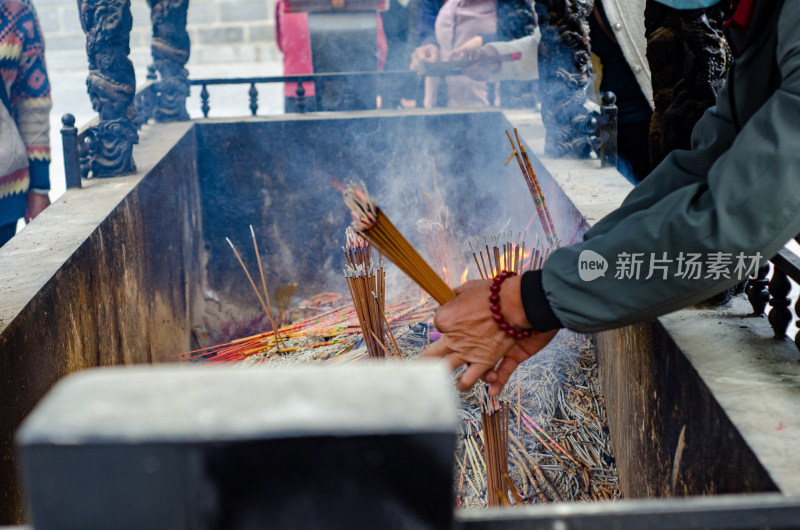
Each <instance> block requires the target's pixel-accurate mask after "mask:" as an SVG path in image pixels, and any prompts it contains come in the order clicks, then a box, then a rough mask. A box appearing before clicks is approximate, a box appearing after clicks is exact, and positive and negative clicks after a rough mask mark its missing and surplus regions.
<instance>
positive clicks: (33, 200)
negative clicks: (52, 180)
mask: <svg viewBox="0 0 800 530" xmlns="http://www.w3.org/2000/svg"><path fill="white" fill-rule="evenodd" d="M48 206H50V197H49V196H48V195H47V194H42V193H36V192H33V191H29V192H28V200H27V203H26V204H25V222H26V223H30V222H31V221H32V220H33V218H34V217H36V216H37V215H39V214H40V213H42V210H44V209H45V208H47V207H48Z"/></svg>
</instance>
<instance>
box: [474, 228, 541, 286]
mask: <svg viewBox="0 0 800 530" xmlns="http://www.w3.org/2000/svg"><path fill="white" fill-rule="evenodd" d="M524 237H525V236H524V234H519V237H517V238H514V234H513V232H512V231H510V230H509V231H508V232H504V233H502V234H491V235H490V236H489V238H487V237H486V236H485V235H484V236H483V240H484V248H485V249H486V256H484V255H483V250H482V249H481V244H480V242H479V241H478V238H477V237H476V238H475V246H473V245H472V241H468V243H469V248H470V250H471V251H472V258H473V260H474V261H475V265H476V266H477V267H478V274H480V276H481V278H483V279H485V280H490V279H492V278H494V277H495V276H497V275H498V274H499V273H500V272H502V271H504V270H507V271H511V272H516V273H517V274H520V273H522V272H523V271H524V270H525V268H526V266H527V267H529V268H530V269H534V266H535V265H536V264H537V263H538V261H537V259H536V256H538V252H539V249H536V250H534V251H533V252H531V251H528V253H526V251H525V242H524ZM489 239H491V240H492V247H489V242H488V241H489ZM478 258H480V261H478ZM528 258H530V259H528ZM526 259H527V261H526Z"/></svg>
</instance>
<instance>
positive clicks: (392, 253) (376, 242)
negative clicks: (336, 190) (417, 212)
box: [344, 182, 456, 304]
mask: <svg viewBox="0 0 800 530" xmlns="http://www.w3.org/2000/svg"><path fill="white" fill-rule="evenodd" d="M344 202H345V204H347V206H348V207H349V208H350V213H351V214H352V216H353V228H354V229H355V230H357V231H358V232H359V233H360V234H361V235H362V236H363V237H364V239H366V240H367V241H369V242H370V244H371V245H372V246H373V247H375V249H376V250H377V251H378V252H380V253H381V254H383V255H384V256H385V257H386V258H387V259H388V260H389V261H391V262H392V263H394V264H395V265H397V266H398V267H399V268H400V270H402V271H403V272H404V273H406V274H407V275H408V277H409V278H411V279H412V280H414V282H416V284H417V285H419V286H420V287H422V289H423V290H424V291H425V292H427V293H428V294H429V295H431V296H432V297H433V299H434V300H436V301H437V302H438V303H440V304H444V303H445V302H447V301H448V300H450V299H452V298H455V296H456V294H455V293H454V292H453V290H452V289H450V287H448V286H447V284H446V283H445V282H444V280H442V279H441V278H440V277H439V275H438V274H436V272H434V270H433V269H432V268H431V266H430V265H428V263H427V262H426V261H425V260H424V259H423V258H422V256H420V255H419V253H418V252H417V251H416V250H414V247H412V246H411V244H410V243H409V242H408V241H407V240H406V238H405V237H403V235H402V234H401V233H400V231H399V230H397V228H395V226H394V225H393V224H392V222H391V221H390V220H389V218H388V217H386V215H385V214H384V213H383V212H382V211H381V209H380V208H378V206H377V205H376V204H375V202H374V201H373V200H372V198H371V197H370V196H369V193H367V190H366V189H365V188H364V187H363V185H362V186H357V185H356V184H354V183H352V182H351V183H350V184H348V186H347V189H346V190H345V191H344Z"/></svg>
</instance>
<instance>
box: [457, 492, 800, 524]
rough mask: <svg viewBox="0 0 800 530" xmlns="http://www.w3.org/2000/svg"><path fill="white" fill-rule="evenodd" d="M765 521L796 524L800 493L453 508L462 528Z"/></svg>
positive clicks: (767, 522)
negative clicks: (785, 495)
mask: <svg viewBox="0 0 800 530" xmlns="http://www.w3.org/2000/svg"><path fill="white" fill-rule="evenodd" d="M765 527H769V528H800V498H798V497H784V496H782V495H779V494H769V493H768V494H752V495H717V496H708V497H688V498H679V499H663V500H659V499H648V500H629V501H620V502H613V503H611V502H609V503H571V504H570V503H558V504H543V505H536V506H525V507H521V508H511V509H509V508H493V509H487V510H480V511H477V510H474V511H466V510H457V511H456V528H459V529H462V530H513V529H517V528H520V529H522V528H525V529H535V528H552V529H559V530H568V529H580V530H593V529H598V530H600V529H602V530H607V529H611V528H632V529H637V530H638V529H642V530H644V529H648V530H649V529H682V530H689V529H693V528H708V529H713V528H765Z"/></svg>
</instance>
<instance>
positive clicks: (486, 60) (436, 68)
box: [422, 52, 522, 75]
mask: <svg viewBox="0 0 800 530" xmlns="http://www.w3.org/2000/svg"><path fill="white" fill-rule="evenodd" d="M521 58H522V52H513V53H504V54H500V55H493V56H484V57H478V58H476V59H459V60H456V61H440V62H435V63H425V64H424V65H423V66H422V73H423V74H425V75H445V74H451V73H458V72H459V71H461V70H462V69H463V68H468V67H470V66H475V65H476V64H497V63H506V62H509V61H519V60H520V59H521Z"/></svg>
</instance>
